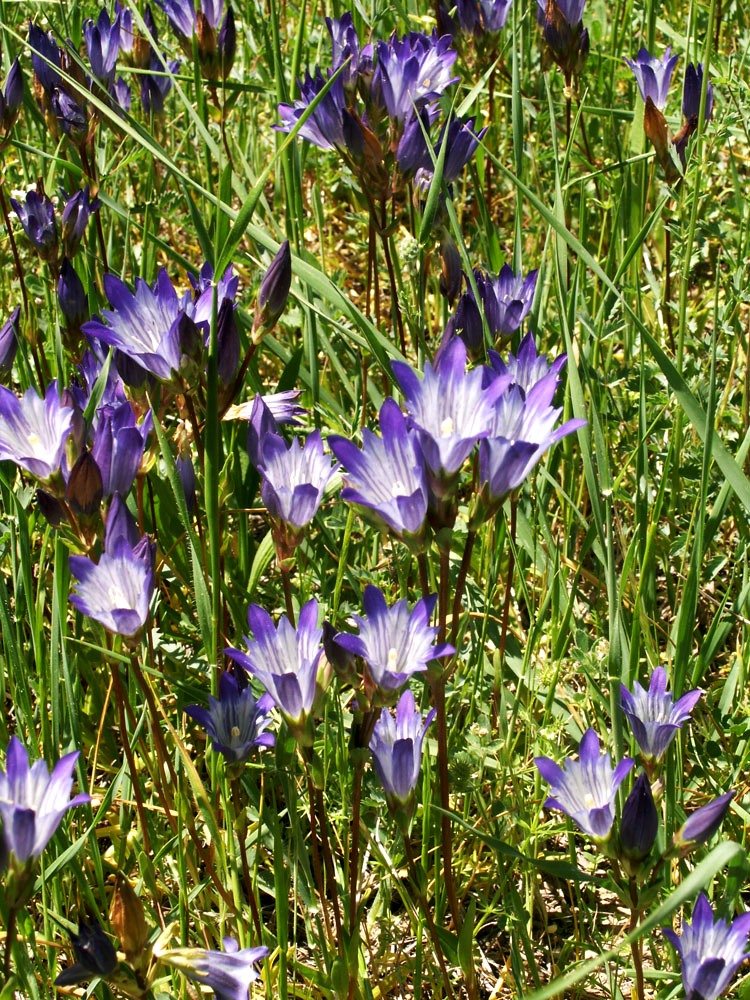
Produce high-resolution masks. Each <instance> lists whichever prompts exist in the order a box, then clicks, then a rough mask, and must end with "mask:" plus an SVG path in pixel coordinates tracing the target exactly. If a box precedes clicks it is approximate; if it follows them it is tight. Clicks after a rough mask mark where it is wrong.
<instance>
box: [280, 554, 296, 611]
mask: <svg viewBox="0 0 750 1000" xmlns="http://www.w3.org/2000/svg"><path fill="white" fill-rule="evenodd" d="M279 569H280V570H281V583H282V586H283V587H284V603H285V604H286V616H287V618H288V619H289V624H290V625H292V626H294V600H293V597H292V576H291V573H290V572H289V570H288V569H287V568H286V566H285V565H284V561H283V560H279Z"/></svg>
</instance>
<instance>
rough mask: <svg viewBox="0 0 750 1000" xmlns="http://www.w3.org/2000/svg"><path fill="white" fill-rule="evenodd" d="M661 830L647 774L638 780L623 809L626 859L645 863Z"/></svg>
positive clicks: (622, 837) (621, 827)
mask: <svg viewBox="0 0 750 1000" xmlns="http://www.w3.org/2000/svg"><path fill="white" fill-rule="evenodd" d="M658 830H659V815H658V813H657V811H656V805H655V804H654V796H653V795H652V793H651V782H650V781H649V779H648V776H647V775H646V774H641V775H639V776H638V777H637V778H636V781H635V784H634V785H633V788H632V791H631V792H630V795H628V797H627V799H626V801H625V805H624V806H623V807H622V819H621V821H620V844H621V845H622V850H623V853H624V855H625V857H626V858H628V859H630V860H631V861H635V862H638V861H643V859H644V858H645V857H646V856H647V855H648V854H649V853H650V851H651V848H652V847H653V846H654V841H655V840H656V834H657V832H658Z"/></svg>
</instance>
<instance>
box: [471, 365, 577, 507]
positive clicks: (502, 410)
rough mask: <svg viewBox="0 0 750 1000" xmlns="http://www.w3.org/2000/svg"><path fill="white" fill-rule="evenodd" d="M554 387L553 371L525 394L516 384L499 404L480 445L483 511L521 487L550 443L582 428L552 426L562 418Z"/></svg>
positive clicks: (570, 422)
mask: <svg viewBox="0 0 750 1000" xmlns="http://www.w3.org/2000/svg"><path fill="white" fill-rule="evenodd" d="M509 377H510V376H509V375H504V376H503V375H498V376H497V378H502V379H503V380H506V379H508V378H509ZM504 384H506V385H507V382H505V383H504ZM557 384H558V378H557V370H555V369H554V366H553V367H552V368H551V369H550V371H549V372H548V373H547V375H545V376H544V377H543V378H542V379H541V380H540V381H539V382H536V383H535V384H534V385H533V386H532V387H531V389H530V390H529V392H528V393H525V392H524V390H523V389H522V388H521V386H520V385H519V384H518V383H515V384H513V385H511V386H510V388H508V389H506V391H505V393H504V394H503V396H502V397H501V398H500V400H499V401H498V403H497V405H496V408H495V419H494V421H493V423H492V426H491V428H490V432H489V434H488V436H487V437H486V438H485V439H484V440H482V441H480V444H479V480H480V483H481V486H482V495H483V499H484V502H485V504H486V505H487V507H488V510H492V509H494V508H496V507H497V505H498V504H499V503H500V502H502V500H503V499H504V498H505V497H506V496H507V495H508V493H510V492H512V491H513V490H515V489H517V488H518V487H519V486H520V485H521V483H523V481H524V479H526V477H527V476H528V475H529V473H530V472H531V470H532V469H533V468H534V466H535V465H536V464H537V462H539V460H540V459H541V458H542V456H543V455H544V453H545V452H546V451H547V450H548V449H549V448H551V447H552V445H553V444H555V443H556V442H557V441H559V440H560V439H561V438H563V437H565V436H566V435H567V434H572V433H573V431H576V430H578V429H579V428H580V427H584V426H585V424H586V421H585V420H580V419H577V418H576V419H573V420H568V421H566V422H565V423H564V424H562V425H561V426H560V427H555V424H556V423H557V420H558V418H559V416H560V414H561V413H562V407H555V406H552V399H553V397H554V394H555V390H556V388H557Z"/></svg>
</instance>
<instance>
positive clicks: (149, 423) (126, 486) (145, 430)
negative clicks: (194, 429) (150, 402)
mask: <svg viewBox="0 0 750 1000" xmlns="http://www.w3.org/2000/svg"><path fill="white" fill-rule="evenodd" d="M153 425H154V418H153V414H152V413H151V410H149V411H148V412H147V413H146V415H145V417H144V418H143V420H142V421H141V423H140V424H137V423H136V418H135V411H134V410H133V407H132V406H131V404H130V403H129V402H125V403H120V404H118V405H115V406H112V405H106V406H102V407H100V408H99V410H98V411H97V414H96V430H95V433H94V442H93V444H92V446H91V454H92V456H93V458H94V460H95V462H96V464H97V465H98V467H99V471H100V472H101V476H102V492H103V495H104V496H105V497H108V496H111V495H112V494H113V493H119V494H120V496H125V495H126V494H127V493H128V492H129V490H130V487H131V486H132V485H133V480H134V479H135V477H136V474H137V472H138V469H139V468H140V467H141V461H142V460H143V452H144V451H145V448H146V441H147V439H148V435H149V433H150V432H151V428H152V427H153Z"/></svg>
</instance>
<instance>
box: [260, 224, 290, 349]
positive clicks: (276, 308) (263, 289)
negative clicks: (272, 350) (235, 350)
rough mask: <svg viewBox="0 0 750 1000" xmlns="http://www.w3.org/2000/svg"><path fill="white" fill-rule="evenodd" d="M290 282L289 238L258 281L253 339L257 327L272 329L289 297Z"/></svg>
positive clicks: (264, 330)
mask: <svg viewBox="0 0 750 1000" xmlns="http://www.w3.org/2000/svg"><path fill="white" fill-rule="evenodd" d="M291 284H292V252H291V249H290V247H289V240H284V242H283V243H282V244H281V246H280V247H279V250H278V253H277V254H276V256H275V257H274V259H273V260H272V261H271V265H270V267H269V268H268V270H267V271H266V273H265V276H264V278H263V280H262V281H261V283H260V291H259V292H258V305H257V308H256V313H255V323H254V328H253V339H255V331H256V330H258V329H259V328H262V331H263V332H266V331H267V330H272V329H273V327H274V326H275V325H276V321H277V320H278V318H279V316H281V314H282V312H283V311H284V306H286V302H287V299H288V298H289V289H290V287H291ZM261 336H262V334H261Z"/></svg>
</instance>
